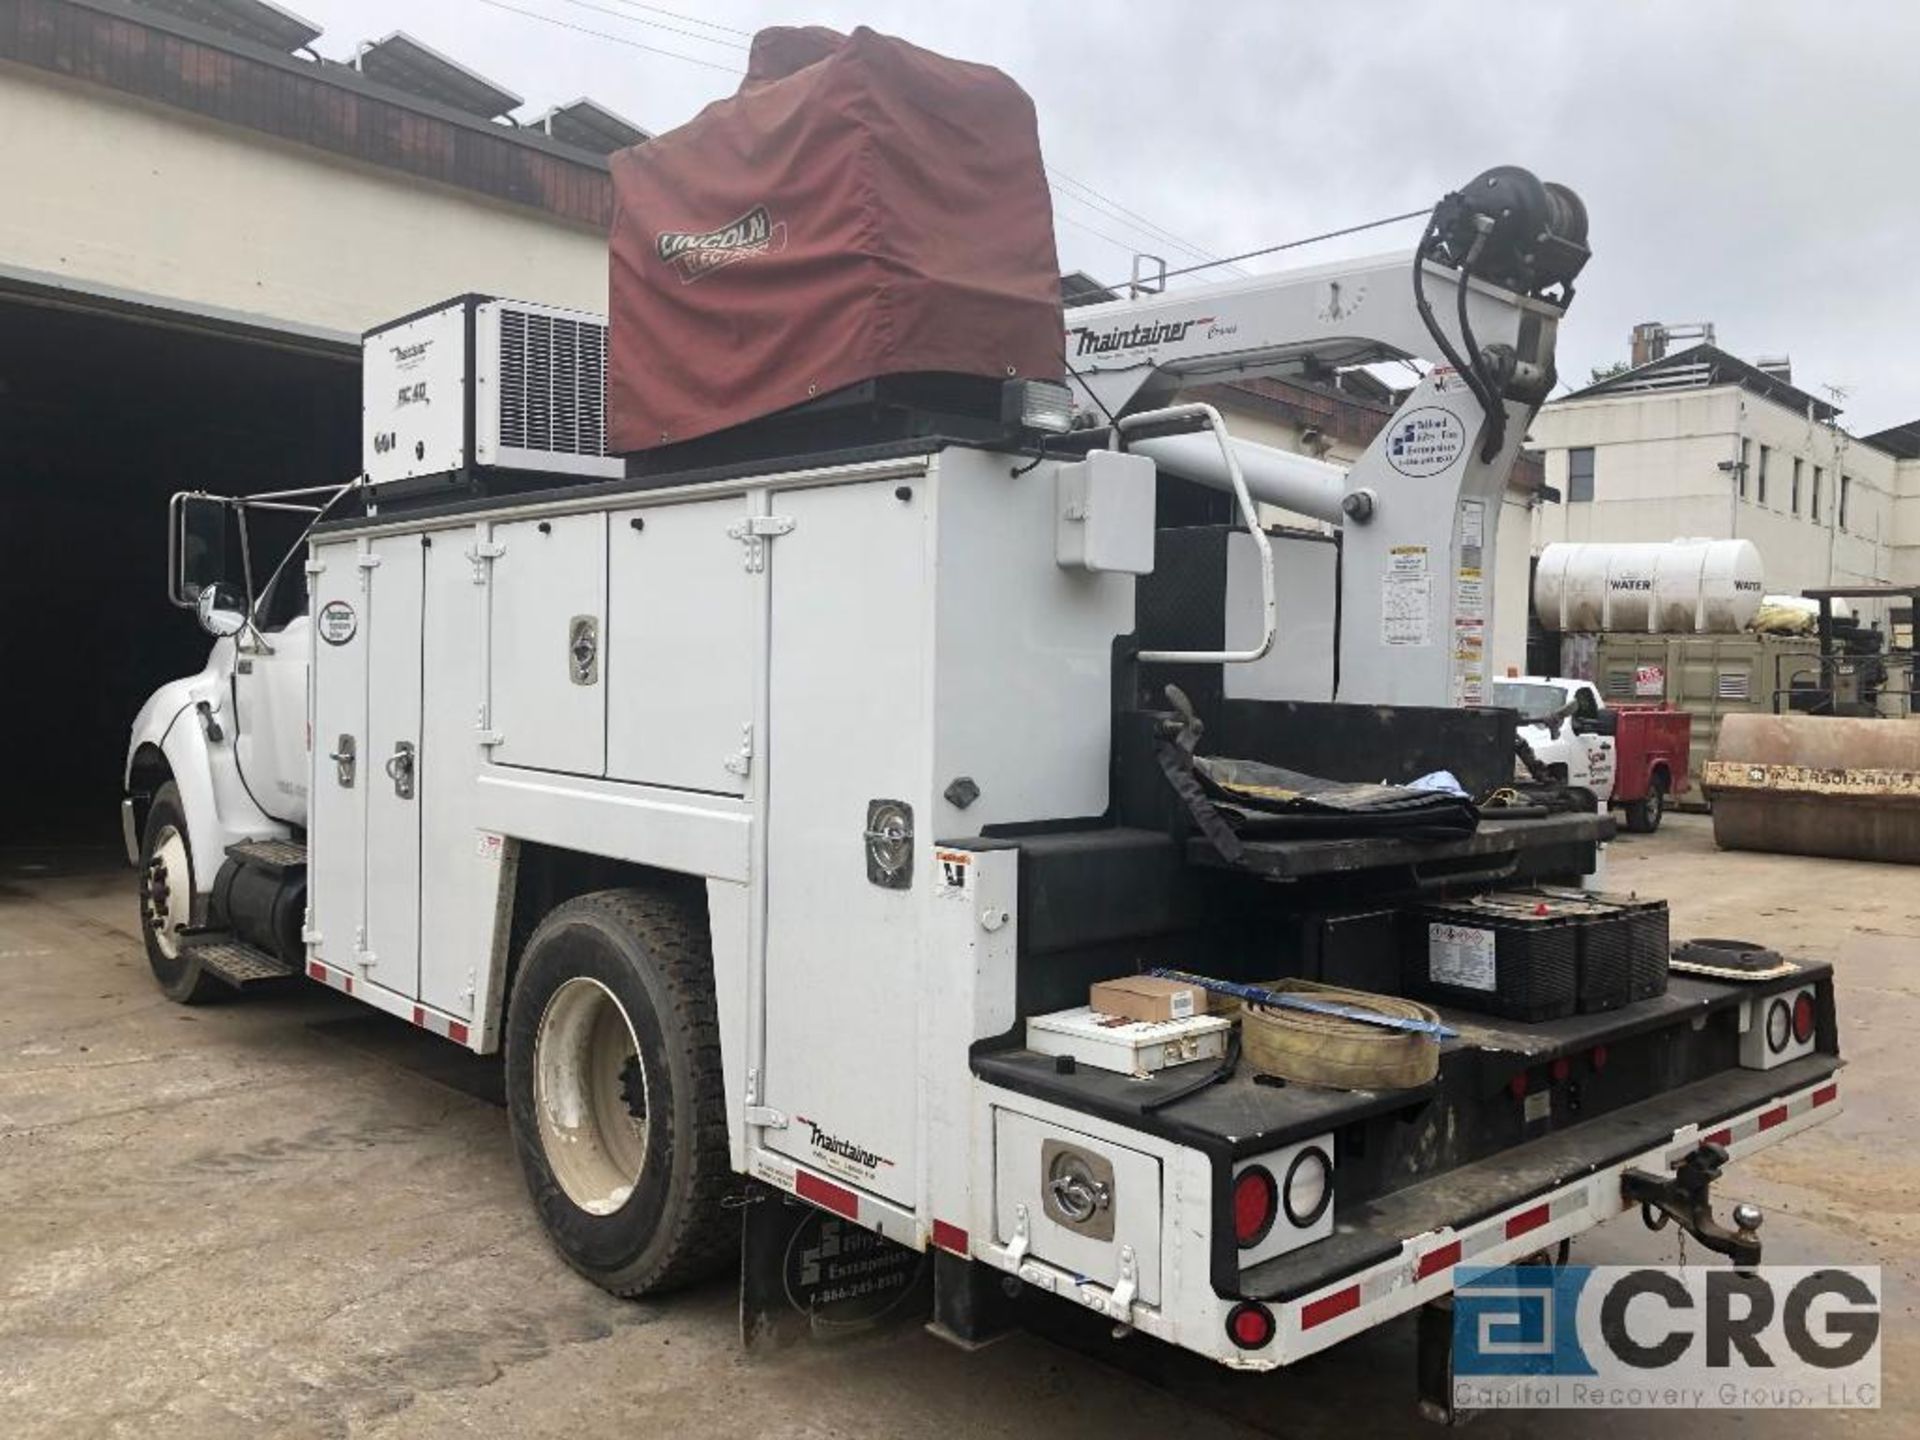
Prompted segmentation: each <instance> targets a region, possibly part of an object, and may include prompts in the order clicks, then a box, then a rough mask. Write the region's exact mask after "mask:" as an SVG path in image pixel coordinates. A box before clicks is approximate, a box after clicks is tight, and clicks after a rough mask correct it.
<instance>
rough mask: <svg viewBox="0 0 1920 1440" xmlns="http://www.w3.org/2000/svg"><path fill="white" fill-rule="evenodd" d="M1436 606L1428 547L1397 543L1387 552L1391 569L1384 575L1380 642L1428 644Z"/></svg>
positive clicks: (1388, 567) (1385, 643) (1381, 582)
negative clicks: (1428, 566) (1428, 563)
mask: <svg viewBox="0 0 1920 1440" xmlns="http://www.w3.org/2000/svg"><path fill="white" fill-rule="evenodd" d="M1432 610H1433V591H1432V576H1431V575H1430V574H1429V573H1428V569H1427V547H1426V546H1424V545H1396V546H1394V547H1393V549H1391V550H1389V551H1388V552H1387V573H1386V574H1385V575H1383V576H1381V577H1380V643H1381V644H1382V645H1425V644H1427V643H1428V638H1429V636H1428V632H1429V629H1430V620H1431V616H1432Z"/></svg>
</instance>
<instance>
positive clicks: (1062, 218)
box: [1053, 210, 1138, 255]
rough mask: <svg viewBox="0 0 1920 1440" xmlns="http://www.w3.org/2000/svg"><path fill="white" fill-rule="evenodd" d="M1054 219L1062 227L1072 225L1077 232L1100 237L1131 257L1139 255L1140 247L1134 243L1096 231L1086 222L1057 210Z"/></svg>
mask: <svg viewBox="0 0 1920 1440" xmlns="http://www.w3.org/2000/svg"><path fill="white" fill-rule="evenodd" d="M1053 218H1054V219H1055V220H1057V221H1059V222H1060V223H1061V224H1062V225H1071V226H1073V228H1074V229H1076V230H1084V231H1086V232H1087V234H1089V235H1094V236H1098V237H1099V238H1100V239H1102V240H1104V241H1106V242H1107V243H1108V244H1109V245H1113V246H1117V247H1118V248H1119V249H1122V250H1124V251H1126V252H1127V253H1128V254H1129V255H1133V254H1136V253H1138V247H1137V246H1135V245H1134V244H1133V242H1132V241H1130V240H1122V239H1120V238H1118V237H1117V236H1114V235H1109V234H1108V233H1107V232H1106V231H1104V230H1096V229H1094V227H1093V226H1091V225H1089V224H1087V223H1086V222H1085V221H1083V220H1076V219H1074V218H1073V216H1071V215H1062V214H1061V213H1060V212H1059V211H1058V210H1056V211H1054V212H1053Z"/></svg>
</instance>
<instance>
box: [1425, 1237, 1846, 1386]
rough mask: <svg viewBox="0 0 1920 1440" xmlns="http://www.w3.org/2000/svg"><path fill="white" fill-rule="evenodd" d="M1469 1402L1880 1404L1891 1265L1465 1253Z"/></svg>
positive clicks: (1460, 1380)
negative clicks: (1487, 1259) (1490, 1262)
mask: <svg viewBox="0 0 1920 1440" xmlns="http://www.w3.org/2000/svg"><path fill="white" fill-rule="evenodd" d="M1456 1283H1457V1288H1456V1290H1455V1292H1454V1297H1453V1305H1454V1312H1453V1374H1454V1383H1453V1401H1454V1405H1455V1406H1456V1407H1458V1408H1460V1409H1464V1410H1500V1409H1576V1408H1577V1409H1596V1410H1598V1409H1614V1410H1744V1409H1840V1408H1855V1407H1867V1408H1878V1407H1879V1404H1880V1293H1881V1292H1880V1271H1879V1269H1878V1267H1872V1266H1865V1267H1862V1266H1850V1267H1844V1268H1842V1267H1831V1268H1827V1269H1815V1268H1813V1267H1801V1266H1787V1265H1766V1266H1761V1267H1759V1268H1758V1269H1754V1270H1744V1271H1742V1270H1732V1269H1726V1268H1723V1267H1699V1266H1691V1267H1685V1268H1677V1267H1666V1266H1630V1265H1603V1266H1588V1265H1567V1266H1559V1267H1555V1266H1544V1265H1543V1266H1507V1267H1505V1268H1501V1269H1485V1268H1480V1267H1475V1266H1462V1267H1461V1268H1460V1270H1459V1271H1458V1272H1457V1274H1456Z"/></svg>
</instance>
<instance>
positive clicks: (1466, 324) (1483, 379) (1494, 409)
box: [1454, 245, 1507, 464]
mask: <svg viewBox="0 0 1920 1440" xmlns="http://www.w3.org/2000/svg"><path fill="white" fill-rule="evenodd" d="M1474 248H1475V249H1476V250H1477V249H1479V247H1478V246H1477V245H1476V246H1475V247H1474ZM1472 263H1473V257H1472V256H1468V257H1467V265H1468V266H1470V265H1472ZM1472 277H1473V272H1472V270H1471V269H1468V268H1466V266H1463V267H1462V268H1461V271H1460V284H1459V285H1458V287H1457V288H1456V289H1455V290H1454V295H1455V297H1456V298H1457V299H1458V300H1459V302H1460V338H1461V339H1462V340H1464V341H1465V342H1466V345H1467V353H1468V354H1469V355H1470V356H1472V357H1473V362H1474V365H1475V366H1476V367H1477V366H1478V365H1479V363H1480V346H1479V343H1478V342H1477V341H1476V340H1475V339H1474V338H1473V324H1472V322H1471V321H1469V320H1468V319H1467V281H1468V280H1470V279H1471V278H1472ZM1479 378H1480V385H1481V388H1482V389H1483V390H1484V391H1485V392H1486V395H1485V398H1484V399H1483V400H1482V401H1481V405H1482V406H1483V408H1484V409H1485V410H1486V412H1487V438H1486V442H1485V443H1484V444H1483V445H1481V447H1480V460H1481V463H1482V464H1484V463H1486V462H1487V461H1489V460H1491V459H1493V457H1494V456H1495V455H1498V454H1499V453H1500V447H1501V446H1502V445H1505V444H1506V443H1507V407H1506V404H1505V402H1504V401H1502V400H1501V399H1500V396H1499V394H1498V392H1497V391H1496V390H1495V389H1494V385H1493V381H1492V380H1490V379H1488V378H1487V376H1486V374H1485V373H1484V372H1480V377H1479Z"/></svg>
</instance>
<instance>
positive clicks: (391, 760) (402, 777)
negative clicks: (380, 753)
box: [385, 740, 413, 800]
mask: <svg viewBox="0 0 1920 1440" xmlns="http://www.w3.org/2000/svg"><path fill="white" fill-rule="evenodd" d="M385 768H386V772H387V778H388V779H389V780H391V781H393V793H394V794H395V795H398V796H399V797H400V798H401V799H402V800H411V799H412V798H413V742H412V741H411V740H396V741H394V744H393V754H391V755H389V756H388V757H387V763H386V767H385Z"/></svg>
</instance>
